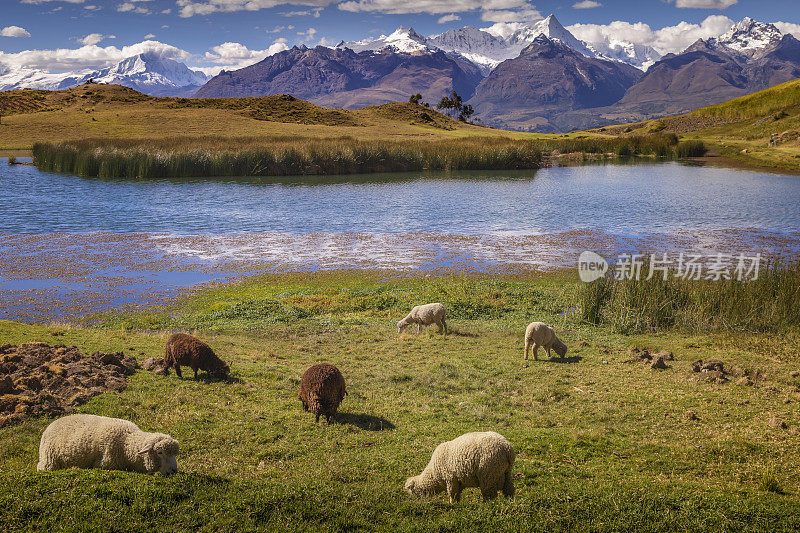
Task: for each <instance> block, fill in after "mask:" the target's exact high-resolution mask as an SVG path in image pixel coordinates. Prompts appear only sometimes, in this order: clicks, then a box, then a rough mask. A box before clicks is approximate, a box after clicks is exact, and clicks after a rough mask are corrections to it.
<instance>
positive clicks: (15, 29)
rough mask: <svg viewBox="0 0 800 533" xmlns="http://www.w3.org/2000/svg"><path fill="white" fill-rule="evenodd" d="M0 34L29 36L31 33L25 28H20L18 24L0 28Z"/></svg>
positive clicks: (5, 35)
mask: <svg viewBox="0 0 800 533" xmlns="http://www.w3.org/2000/svg"><path fill="white" fill-rule="evenodd" d="M0 36H2V37H30V36H31V34H30V32H29V31H28V30H26V29H25V28H20V27H19V26H6V27H5V28H3V29H2V30H0Z"/></svg>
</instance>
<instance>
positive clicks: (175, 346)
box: [164, 333, 231, 379]
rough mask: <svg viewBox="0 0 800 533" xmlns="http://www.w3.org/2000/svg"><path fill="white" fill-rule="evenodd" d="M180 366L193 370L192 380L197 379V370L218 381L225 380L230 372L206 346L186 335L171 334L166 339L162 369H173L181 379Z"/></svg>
mask: <svg viewBox="0 0 800 533" xmlns="http://www.w3.org/2000/svg"><path fill="white" fill-rule="evenodd" d="M181 365H184V366H188V367H190V368H191V369H192V370H194V379H197V371H198V370H205V371H206V372H208V373H209V374H210V375H211V376H213V377H215V378H219V379H226V378H227V377H228V374H229V373H230V371H231V370H230V368H229V367H228V365H227V364H225V362H224V361H223V360H221V359H220V358H219V357H217V354H215V353H214V350H212V349H211V348H210V347H209V346H208V344H206V343H204V342H203V341H201V340H199V339H196V338H194V337H192V336H191V335H187V334H186V333H173V334H172V335H170V337H169V339H167V351H166V354H165V356H164V367H165V368H169V367H172V368H174V369H175V373H176V374H178V377H183V376H182V375H181Z"/></svg>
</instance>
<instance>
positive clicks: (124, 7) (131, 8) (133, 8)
mask: <svg viewBox="0 0 800 533" xmlns="http://www.w3.org/2000/svg"><path fill="white" fill-rule="evenodd" d="M134 1H136V0H134ZM117 11H119V12H120V13H138V14H139V15H149V14H150V13H151V11H150V10H149V9H147V8H146V7H143V6H137V5H136V4H134V3H133V2H124V3H122V4H120V5H118V6H117Z"/></svg>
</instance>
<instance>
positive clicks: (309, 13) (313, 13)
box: [278, 7, 323, 19]
mask: <svg viewBox="0 0 800 533" xmlns="http://www.w3.org/2000/svg"><path fill="white" fill-rule="evenodd" d="M322 9H323V8H321V7H316V8H314V9H306V10H304V11H286V12H283V13H278V14H279V15H282V16H284V17H314V18H317V19H318V18H319V17H320V12H321V11H322Z"/></svg>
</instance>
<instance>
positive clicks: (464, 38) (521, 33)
mask: <svg viewBox="0 0 800 533" xmlns="http://www.w3.org/2000/svg"><path fill="white" fill-rule="evenodd" d="M540 35H544V36H545V37H547V38H548V39H550V40H552V41H558V42H561V43H563V44H565V45H567V46H568V47H570V48H572V49H573V50H575V51H576V52H578V53H580V54H582V55H584V56H586V57H590V58H594V59H604V60H609V61H618V62H622V63H627V64H629V65H633V66H635V67H636V68H639V69H642V68H643V67H644V68H646V67H648V66H650V65H651V64H653V63H654V62H655V61H657V60H658V59H659V58H660V55H659V54H658V52H656V51H655V50H654V49H652V48H650V47H647V46H642V45H635V44H633V43H630V42H627V41H623V40H619V41H614V42H609V43H601V44H599V45H598V44H588V43H584V42H583V41H580V40H578V39H577V38H575V36H574V35H572V33H570V32H569V30H567V29H566V28H565V27H564V26H562V25H561V23H560V22H559V21H558V19H557V18H556V17H555V15H550V16H549V17H547V18H545V19H543V20H540V21H538V22H536V23H534V24H532V25H525V24H514V23H511V24H501V25H497V24H496V25H494V26H492V27H490V28H485V29H479V28H476V27H475V26H466V27H464V28H459V29H452V30H448V31H446V32H444V33H442V34H440V35H434V36H431V37H427V38H426V37H423V36H422V35H420V34H418V33H417V32H415V31H414V30H413V28H403V27H400V28H398V29H397V30H396V31H395V32H394V33H392V34H391V35H388V36H387V35H381V36H380V37H378V38H377V39H364V40H361V41H350V42H340V43H339V44H338V45H337V48H349V49H350V50H353V51H354V52H363V51H365V50H369V51H373V52H378V51H386V50H390V51H396V52H405V53H432V52H434V51H436V50H442V51H443V52H446V53H448V54H450V55H451V56H453V55H455V56H460V57H462V58H464V59H466V60H467V61H469V62H471V63H472V64H474V65H476V66H477V67H478V68H479V69H480V70H481V72H482V73H483V75H484V76H486V75H488V74H489V73H490V72H491V71H492V70H493V69H494V68H496V67H497V65H499V64H500V63H502V62H503V61H505V60H507V59H513V58H515V57H517V56H519V54H520V53H521V52H522V50H523V48H525V47H527V46H528V45H530V44H531V43H532V42H533V41H534V40H535V39H536V38H537V37H538V36H540Z"/></svg>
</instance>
